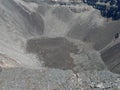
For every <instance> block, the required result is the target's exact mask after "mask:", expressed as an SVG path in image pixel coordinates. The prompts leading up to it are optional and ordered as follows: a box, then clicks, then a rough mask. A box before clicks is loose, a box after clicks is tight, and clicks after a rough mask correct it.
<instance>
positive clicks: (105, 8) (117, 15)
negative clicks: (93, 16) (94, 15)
mask: <svg viewBox="0 0 120 90" xmlns="http://www.w3.org/2000/svg"><path fill="white" fill-rule="evenodd" d="M83 2H84V3H86V4H88V5H92V6H93V7H94V8H96V9H98V10H100V12H101V15H102V16H104V17H106V18H112V19H113V20H118V19H120V0H100V1H99V4H98V3H97V2H98V0H83ZM100 3H104V4H100ZM107 3H109V4H110V5H107Z"/></svg>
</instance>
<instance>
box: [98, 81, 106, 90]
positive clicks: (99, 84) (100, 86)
mask: <svg viewBox="0 0 120 90" xmlns="http://www.w3.org/2000/svg"><path fill="white" fill-rule="evenodd" d="M96 87H97V88H102V89H103V88H105V87H104V85H103V83H102V82H101V83H98V84H97V85H96Z"/></svg>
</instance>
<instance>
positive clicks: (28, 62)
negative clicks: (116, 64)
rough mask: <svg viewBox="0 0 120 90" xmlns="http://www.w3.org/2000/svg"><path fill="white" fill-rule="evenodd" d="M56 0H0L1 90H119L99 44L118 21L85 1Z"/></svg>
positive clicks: (116, 77)
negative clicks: (111, 19) (55, 0)
mask: <svg viewBox="0 0 120 90" xmlns="http://www.w3.org/2000/svg"><path fill="white" fill-rule="evenodd" d="M53 2H54V1H52V2H51V1H48V0H46V1H45V0H0V30H1V33H0V90H96V89H100V90H101V89H105V90H107V89H108V90H115V89H118V90H119V89H120V80H119V79H120V76H119V75H117V74H113V73H111V72H110V71H109V70H108V69H109V68H108V69H107V67H109V66H107V65H105V64H106V63H105V64H104V62H106V57H105V58H104V55H103V54H102V53H100V52H99V50H103V49H104V47H105V46H107V45H108V44H109V43H110V42H111V41H112V38H113V36H114V34H115V33H116V32H119V30H120V29H119V24H120V23H119V22H120V21H119V20H118V21H111V22H107V19H106V18H104V17H102V16H101V14H100V11H99V10H96V9H94V8H93V7H92V6H88V5H87V4H84V3H83V2H82V1H81V2H80V3H79V1H78V2H77V4H75V2H74V3H73V1H71V2H72V3H70V2H69V4H65V5H64V3H67V2H64V1H59V3H57V4H56V3H55V4H54V3H53ZM115 27H116V29H115ZM104 50H107V49H104ZM104 50H103V51H104ZM118 53H119V52H118ZM101 54H102V55H103V59H104V62H103V60H102V58H101ZM105 54H106V52H105ZM116 70H117V71H115V73H117V72H119V69H116Z"/></svg>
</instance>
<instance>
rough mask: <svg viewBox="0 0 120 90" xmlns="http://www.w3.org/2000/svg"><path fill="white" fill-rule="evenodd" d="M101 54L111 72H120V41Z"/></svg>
mask: <svg viewBox="0 0 120 90" xmlns="http://www.w3.org/2000/svg"><path fill="white" fill-rule="evenodd" d="M101 56H102V58H103V61H104V62H105V64H106V65H107V67H108V69H109V70H110V71H111V72H114V73H118V74H120V43H119V44H116V45H115V46H113V47H111V48H109V49H107V50H105V51H103V52H102V53H101Z"/></svg>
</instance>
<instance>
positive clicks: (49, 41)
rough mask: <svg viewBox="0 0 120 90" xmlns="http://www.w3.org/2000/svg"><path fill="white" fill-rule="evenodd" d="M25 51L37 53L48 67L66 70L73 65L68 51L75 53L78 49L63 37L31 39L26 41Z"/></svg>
mask: <svg viewBox="0 0 120 90" xmlns="http://www.w3.org/2000/svg"><path fill="white" fill-rule="evenodd" d="M26 49H27V51H28V52H29V53H34V54H37V56H38V57H39V59H40V60H41V55H42V57H43V61H44V65H45V66H46V67H49V68H57V69H63V70H68V69H72V68H73V67H74V66H75V65H74V62H73V58H72V57H71V56H70V53H77V52H78V49H77V47H76V46H75V45H73V43H71V42H69V41H68V40H67V39H65V38H42V39H31V40H28V42H27V48H26Z"/></svg>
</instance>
